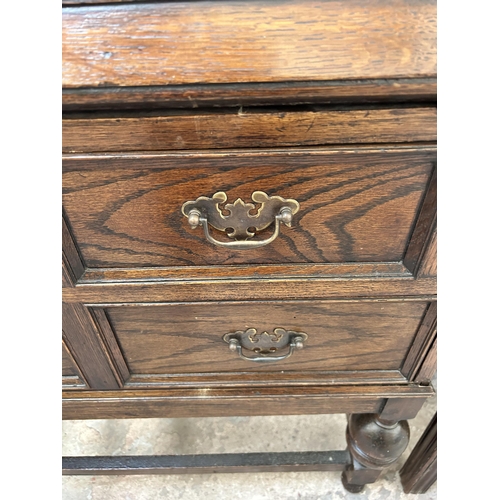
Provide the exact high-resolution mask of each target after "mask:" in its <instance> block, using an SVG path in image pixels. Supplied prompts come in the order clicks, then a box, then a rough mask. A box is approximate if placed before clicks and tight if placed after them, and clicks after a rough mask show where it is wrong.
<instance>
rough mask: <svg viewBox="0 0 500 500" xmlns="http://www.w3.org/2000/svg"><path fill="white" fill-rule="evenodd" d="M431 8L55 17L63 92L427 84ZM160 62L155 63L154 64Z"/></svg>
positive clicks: (96, 11) (138, 8) (164, 9)
mask: <svg viewBox="0 0 500 500" xmlns="http://www.w3.org/2000/svg"><path fill="white" fill-rule="evenodd" d="M435 51H436V5H435V2H434V1H432V0H411V1H408V0H393V1H390V2H388V1H386V0H385V1H384V0H376V1H373V2H369V3H367V2H365V1H362V0H338V1H335V2H324V1H318V0H313V1H311V0H307V1H306V0H291V1H288V2H282V1H279V2H276V1H257V2H255V1H252V2H234V1H222V0H219V1H213V2H169V3H153V4H137V5H135V6H134V8H133V10H131V9H130V7H129V6H127V5H114V6H105V7H99V6H96V7H84V8H66V9H64V10H63V78H62V83H63V87H66V88H72V87H99V86H103V85H104V86H144V85H148V86H153V85H167V84H168V85H172V84H176V85H179V84H194V83H202V82H203V83H236V82H245V83H248V82H280V81H296V80H302V81H303V80H309V81H314V80H349V79H377V78H397V77H402V78H421V77H435V76H436V57H435ZM159 61H161V65H159Z"/></svg>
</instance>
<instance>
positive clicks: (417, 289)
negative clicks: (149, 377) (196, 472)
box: [62, 277, 437, 305]
mask: <svg viewBox="0 0 500 500" xmlns="http://www.w3.org/2000/svg"><path fill="white" fill-rule="evenodd" d="M436 293H437V280H436V278H420V279H418V280H415V279H413V278H411V277H404V278H385V277H380V278H377V279H367V278H359V279H358V278H344V279H342V278H340V279H331V278H325V279H322V278H314V279H311V278H303V279H297V278H290V279H269V280H251V279H233V280H231V281H230V282H229V283H228V282H225V281H224V280H198V281H196V280H193V281H190V280H186V281H184V280H181V281H174V282H168V283H155V282H149V283H131V284H114V283H111V284H106V285H101V284H89V285H86V284H82V285H78V286H77V287H75V288H65V289H64V290H63V293H62V296H63V300H64V301H65V302H68V303H78V302H83V303H85V304H89V305H107V304H127V303H128V304H130V303H141V302H192V301H193V300H198V301H207V302H218V301H227V300H241V299H242V298H245V300H283V299H287V300H300V299H306V300H307V299H310V298H311V297H315V298H317V299H318V300H319V299H343V298H356V299H361V298H370V297H372V298H376V299H381V298H384V299H392V298H400V299H405V300H415V298H416V297H420V298H421V299H422V300H435V299H436Z"/></svg>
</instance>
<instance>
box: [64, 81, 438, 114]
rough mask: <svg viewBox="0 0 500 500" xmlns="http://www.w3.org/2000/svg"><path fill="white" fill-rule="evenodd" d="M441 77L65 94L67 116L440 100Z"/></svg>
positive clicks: (69, 91)
mask: <svg viewBox="0 0 500 500" xmlns="http://www.w3.org/2000/svg"><path fill="white" fill-rule="evenodd" d="M436 89H437V83H436V78H393V79H388V78H384V79H383V80H337V81H335V80H330V81H316V82H277V83H247V84H245V83H240V84H231V83H229V84H224V83H222V84H205V85H165V86H155V87H99V88H76V89H63V93H62V102H63V111H77V110H78V111H82V110H105V109H107V110H111V109H114V110H118V109H152V110H158V109H162V108H169V109H172V108H174V109H182V108H188V109H196V108H202V107H211V106H238V107H240V106H256V105H258V106H262V105H266V104H267V105H272V106H276V105H278V104H280V105H289V104H299V105H303V104H320V103H330V104H340V103H356V104H359V103H367V104H369V103H399V102H402V103H404V102H412V103H416V102H423V103H430V102H435V101H436Z"/></svg>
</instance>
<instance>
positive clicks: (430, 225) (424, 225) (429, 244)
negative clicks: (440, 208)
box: [403, 170, 437, 276]
mask: <svg viewBox="0 0 500 500" xmlns="http://www.w3.org/2000/svg"><path fill="white" fill-rule="evenodd" d="M436 227H437V171H436V170H434V171H433V173H432V176H431V178H430V182H429V186H428V189H427V192H426V195H425V198H424V201H423V203H422V209H421V210H420V213H419V217H418V220H417V223H416V226H415V230H414V231H413V234H412V237H411V241H410V244H409V246H408V249H407V251H406V253H405V256H404V260H403V262H404V264H405V266H406V267H407V268H408V269H409V270H410V271H411V272H412V274H414V275H419V276H436V274H437V233H436V232H437V229H436Z"/></svg>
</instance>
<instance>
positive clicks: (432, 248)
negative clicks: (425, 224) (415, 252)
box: [418, 228, 437, 277]
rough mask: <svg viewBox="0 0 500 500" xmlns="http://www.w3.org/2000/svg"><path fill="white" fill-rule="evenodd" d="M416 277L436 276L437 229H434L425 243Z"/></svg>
mask: <svg viewBox="0 0 500 500" xmlns="http://www.w3.org/2000/svg"><path fill="white" fill-rule="evenodd" d="M418 276H426V277H429V276H437V229H436V228H434V231H432V233H431V236H430V238H429V239H428V241H427V245H426V249H425V253H424V255H423V257H422V260H421V261H420V267H419V269H418Z"/></svg>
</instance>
